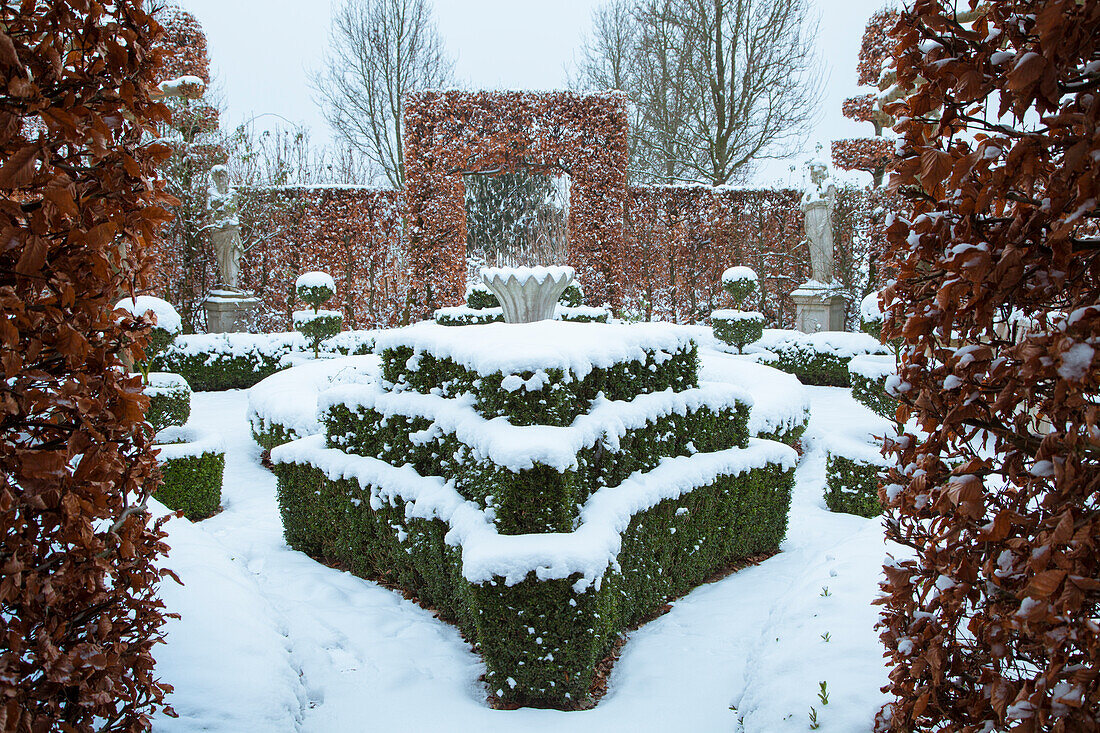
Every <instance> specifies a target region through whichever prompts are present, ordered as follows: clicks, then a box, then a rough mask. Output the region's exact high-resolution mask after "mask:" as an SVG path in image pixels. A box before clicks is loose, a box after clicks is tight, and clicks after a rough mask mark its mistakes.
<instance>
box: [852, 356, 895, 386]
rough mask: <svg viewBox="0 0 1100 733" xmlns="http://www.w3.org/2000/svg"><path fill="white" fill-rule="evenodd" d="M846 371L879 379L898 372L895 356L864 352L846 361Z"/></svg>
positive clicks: (866, 377) (867, 377)
mask: <svg viewBox="0 0 1100 733" xmlns="http://www.w3.org/2000/svg"><path fill="white" fill-rule="evenodd" d="M848 373H849V374H858V375H859V376H861V377H864V378H865V379H871V380H876V381H877V380H879V379H885V378H886V377H892V376H894V375H895V374H897V373H898V363H897V358H896V357H894V356H892V355H879V354H864V355H862V356H856V357H854V358H853V359H852V360H851V361H850V362H848Z"/></svg>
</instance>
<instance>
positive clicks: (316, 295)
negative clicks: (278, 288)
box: [294, 271, 336, 311]
mask: <svg viewBox="0 0 1100 733" xmlns="http://www.w3.org/2000/svg"><path fill="white" fill-rule="evenodd" d="M294 290H295V291H296V292H297V293H298V297H299V298H301V300H302V301H304V302H305V303H307V304H308V305H309V306H310V307H311V308H313V310H315V311H316V310H320V308H321V306H322V305H324V304H325V303H326V302H327V301H328V300H329V299H330V298H331V297H332V296H334V295H336V281H335V280H333V279H332V275H329V274H328V273H327V272H317V271H313V272H304V273H302V274H301V275H299V276H298V279H297V280H296V281H295V282H294Z"/></svg>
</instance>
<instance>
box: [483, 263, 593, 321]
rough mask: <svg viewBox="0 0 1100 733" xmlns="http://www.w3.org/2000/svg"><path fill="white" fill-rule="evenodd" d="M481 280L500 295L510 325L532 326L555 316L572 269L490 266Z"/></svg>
mask: <svg viewBox="0 0 1100 733" xmlns="http://www.w3.org/2000/svg"><path fill="white" fill-rule="evenodd" d="M481 281H482V282H483V283H485V286H486V287H488V288H489V289H490V290H492V291H493V295H495V296H497V300H499V301H500V306H501V308H502V309H503V310H504V320H505V322H506V323H532V322H534V321H545V320H547V319H550V318H553V317H554V306H555V305H557V302H558V298H560V297H561V294H562V292H564V291H565V288H566V287H567V286H568V285H569V283H571V282H573V268H572V267H486V268H482V270H481Z"/></svg>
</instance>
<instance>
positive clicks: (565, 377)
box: [375, 321, 698, 425]
mask: <svg viewBox="0 0 1100 733" xmlns="http://www.w3.org/2000/svg"><path fill="white" fill-rule="evenodd" d="M577 326H579V327H581V328H576V327H577ZM375 351H376V352H377V353H379V354H381V356H382V378H383V380H385V381H386V382H388V383H389V384H390V385H393V388H394V391H398V392H401V391H408V390H414V391H418V392H424V393H436V394H439V395H440V396H443V397H452V396H455V395H458V394H464V393H469V394H471V395H472V396H473V404H474V406H475V407H476V408H477V410H478V412H480V413H481V414H483V415H485V416H486V417H490V418H491V417H497V416H506V417H508V418H509V420H511V422H512V423H513V424H515V425H535V424H546V425H568V424H569V423H571V422H572V421H573V420H574V418H576V417H577V416H579V415H580V414H581V413H582V412H583V411H584V410H585V409H587V406H588V405H590V404H591V403H592V400H594V399H595V398H596V395H597V394H598V393H600V392H603V394H604V396H605V397H606V398H607V399H609V400H622V399H631V398H633V397H634V396H635V395H637V394H640V393H643V392H659V391H663V390H666V389H670V388H671V389H674V390H681V389H686V388H687V387H688V386H691V385H692V384H694V382H695V380H696V371H697V363H698V348H697V346H696V344H695V342H694V341H693V340H692V339H691V337H690V336H688V335H687V334H685V333H684V332H682V331H677V330H674V329H665V328H661V327H656V326H655V327H652V328H639V327H637V326H628V325H623V324H609V325H606V326H605V325H604V324H588V323H578V324H569V323H561V322H558V321H541V322H539V323H537V324H531V323H520V324H510V323H495V324H490V325H486V326H472V327H470V328H469V329H451V328H445V327H441V326H438V325H436V324H434V323H421V324H417V325H415V326H412V327H409V328H404V329H396V330H393V331H389V332H386V333H382V334H379V335H378V337H377V338H376V339H375Z"/></svg>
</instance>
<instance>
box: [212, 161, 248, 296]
mask: <svg viewBox="0 0 1100 733" xmlns="http://www.w3.org/2000/svg"><path fill="white" fill-rule="evenodd" d="M207 196H208V200H209V207H210V218H211V220H212V228H211V230H210V243H211V244H212V245H213V246H214V256H215V257H216V258H217V261H218V284H219V285H221V286H223V287H225V288H228V289H230V290H236V289H237V273H238V272H239V271H240V266H241V255H242V254H243V253H244V248H243V247H242V246H241V230H240V222H239V221H238V219H237V202H236V201H235V199H234V195H233V191H232V190H231V189H230V188H229V169H227V168H226V167H225V166H224V165H216V166H214V167H213V168H212V169H211V170H210V186H209V188H208V189H207Z"/></svg>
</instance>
